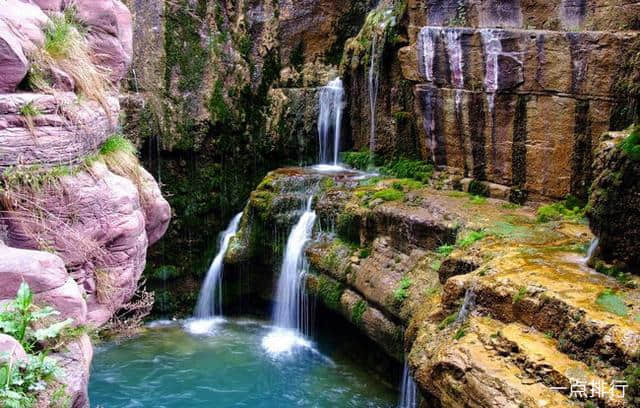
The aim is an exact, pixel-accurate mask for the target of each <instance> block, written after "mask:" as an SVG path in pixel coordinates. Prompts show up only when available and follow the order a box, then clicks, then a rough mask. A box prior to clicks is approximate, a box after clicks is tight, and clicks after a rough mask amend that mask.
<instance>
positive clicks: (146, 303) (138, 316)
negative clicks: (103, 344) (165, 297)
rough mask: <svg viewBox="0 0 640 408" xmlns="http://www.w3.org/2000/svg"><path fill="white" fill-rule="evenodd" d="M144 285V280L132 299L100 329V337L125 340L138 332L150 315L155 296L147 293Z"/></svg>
mask: <svg viewBox="0 0 640 408" xmlns="http://www.w3.org/2000/svg"><path fill="white" fill-rule="evenodd" d="M145 284H146V281H144V280H142V281H140V282H139V284H138V290H137V291H136V294H135V295H134V296H133V299H131V301H129V302H127V303H125V304H124V305H122V307H121V308H120V309H119V310H118V312H117V313H115V314H114V315H113V316H112V317H111V319H110V320H109V321H108V322H107V323H106V324H105V325H104V326H102V327H101V330H100V333H101V335H103V336H105V337H119V338H127V337H132V336H135V335H136V334H137V333H138V332H139V331H140V328H141V327H142V325H143V324H144V319H145V318H146V317H147V316H148V315H149V313H151V309H152V308H153V303H154V301H155V294H154V293H153V292H148V291H147V290H146V288H145Z"/></svg>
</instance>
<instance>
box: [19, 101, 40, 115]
mask: <svg viewBox="0 0 640 408" xmlns="http://www.w3.org/2000/svg"><path fill="white" fill-rule="evenodd" d="M20 115H22V116H25V117H28V118H34V117H36V116H40V115H42V111H41V110H40V109H39V108H38V107H37V106H36V105H35V104H34V102H33V101H30V102H28V103H26V104H24V105H22V106H21V107H20Z"/></svg>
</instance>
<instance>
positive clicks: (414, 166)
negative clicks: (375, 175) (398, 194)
mask: <svg viewBox="0 0 640 408" xmlns="http://www.w3.org/2000/svg"><path fill="white" fill-rule="evenodd" d="M433 170H434V168H433V165H432V164H429V163H426V162H424V161H421V160H413V159H407V158H399V159H395V160H392V161H390V162H388V163H386V164H385V165H384V166H383V167H382V168H381V169H380V172H381V173H382V174H384V175H387V176H392V177H397V178H401V179H414V180H418V181H420V182H423V183H426V182H428V181H429V180H430V179H431V177H432V176H433Z"/></svg>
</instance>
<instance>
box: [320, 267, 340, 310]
mask: <svg viewBox="0 0 640 408" xmlns="http://www.w3.org/2000/svg"><path fill="white" fill-rule="evenodd" d="M317 284H318V286H317V294H318V296H319V297H320V298H321V299H322V300H323V302H324V304H325V305H326V306H327V307H329V308H331V309H333V310H339V309H340V297H341V296H342V292H343V290H344V288H343V286H342V284H341V283H339V282H337V281H334V280H333V279H330V278H327V277H326V276H324V275H319V276H318V282H317Z"/></svg>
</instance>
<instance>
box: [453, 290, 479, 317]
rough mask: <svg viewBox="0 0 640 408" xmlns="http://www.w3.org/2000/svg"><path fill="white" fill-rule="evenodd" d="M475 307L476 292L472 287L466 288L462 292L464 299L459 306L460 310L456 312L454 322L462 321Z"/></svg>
mask: <svg viewBox="0 0 640 408" xmlns="http://www.w3.org/2000/svg"><path fill="white" fill-rule="evenodd" d="M475 307H476V294H475V292H474V291H473V289H467V291H466V292H465V294H464V301H463V302H462V307H461V308H460V312H458V317H457V318H456V323H464V322H465V321H466V320H467V317H469V314H470V313H471V312H472V311H473V309H474V308H475Z"/></svg>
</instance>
